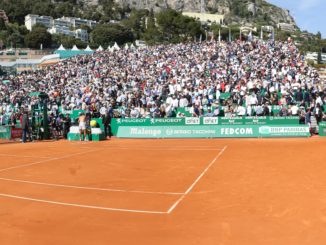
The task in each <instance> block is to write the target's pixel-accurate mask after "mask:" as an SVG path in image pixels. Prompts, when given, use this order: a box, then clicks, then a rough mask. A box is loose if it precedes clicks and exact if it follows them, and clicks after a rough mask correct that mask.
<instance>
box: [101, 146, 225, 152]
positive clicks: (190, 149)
mask: <svg viewBox="0 0 326 245" xmlns="http://www.w3.org/2000/svg"><path fill="white" fill-rule="evenodd" d="M107 149H108V150H110V149H113V150H129V151H130V150H137V151H139V150H142V151H216V150H222V149H216V148H207V149H197V148H177V149H176V148H135V147H132V148H128V147H108V148H107Z"/></svg>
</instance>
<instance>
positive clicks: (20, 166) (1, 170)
mask: <svg viewBox="0 0 326 245" xmlns="http://www.w3.org/2000/svg"><path fill="white" fill-rule="evenodd" d="M94 151H99V150H98V149H97V150H92V151H83V152H78V153H74V154H70V155H66V156H63V157H54V158H48V159H45V160H41V161H37V162H34V163H28V164H23V165H18V166H13V167H9V168H3V169H0V172H4V171H8V170H12V169H17V168H24V167H29V166H33V165H36V164H40V163H45V162H50V161H53V160H60V159H65V158H68V157H73V156H78V155H82V154H86V153H90V152H94Z"/></svg>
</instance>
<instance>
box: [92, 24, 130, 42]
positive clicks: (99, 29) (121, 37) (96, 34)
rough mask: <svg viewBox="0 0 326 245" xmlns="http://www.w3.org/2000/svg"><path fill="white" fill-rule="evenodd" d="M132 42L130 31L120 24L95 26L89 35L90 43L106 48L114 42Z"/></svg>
mask: <svg viewBox="0 0 326 245" xmlns="http://www.w3.org/2000/svg"><path fill="white" fill-rule="evenodd" d="M133 41H134V36H133V34H132V32H131V30H130V29H129V28H127V27H125V26H122V25H120V24H101V25H98V26H96V27H95V28H94V30H93V31H92V33H91V42H92V44H93V45H97V46H98V45H102V46H108V45H109V44H112V43H114V42H117V43H118V44H124V43H127V42H133Z"/></svg>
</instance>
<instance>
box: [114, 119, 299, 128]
mask: <svg viewBox="0 0 326 245" xmlns="http://www.w3.org/2000/svg"><path fill="white" fill-rule="evenodd" d="M112 124H117V125H119V126H120V125H122V126H132V125H136V126H139V125H142V126H159V125H162V126H179V125H180V126H184V125H211V124H214V125H270V124H274V125H280V124H281V125H282V124H285V125H299V117H186V118H176V117H171V118H114V119H112Z"/></svg>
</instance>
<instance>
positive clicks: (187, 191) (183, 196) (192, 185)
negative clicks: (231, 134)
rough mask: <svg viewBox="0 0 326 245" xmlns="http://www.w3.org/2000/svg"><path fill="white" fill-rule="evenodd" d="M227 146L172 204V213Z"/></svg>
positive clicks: (169, 211)
mask: <svg viewBox="0 0 326 245" xmlns="http://www.w3.org/2000/svg"><path fill="white" fill-rule="evenodd" d="M226 148H227V146H225V147H224V148H223V149H222V150H221V151H220V152H219V153H218V154H217V156H216V157H215V158H214V159H213V160H212V161H211V162H210V163H209V164H208V166H207V167H206V168H205V169H204V171H203V172H202V173H201V174H200V175H199V176H198V177H197V179H195V181H194V182H193V183H192V184H191V186H190V187H189V188H188V189H187V190H186V192H185V193H184V194H183V195H182V196H181V197H180V198H179V199H178V200H177V201H176V202H175V203H174V204H173V205H172V206H171V208H170V209H169V210H168V211H167V213H168V214H170V213H171V212H172V211H173V210H174V209H175V208H176V207H177V206H178V204H179V203H180V202H181V201H182V200H183V199H184V198H185V197H186V195H187V194H188V193H189V192H190V191H191V190H192V189H193V188H194V187H195V185H196V184H197V183H198V182H199V181H200V179H201V178H202V177H203V176H204V175H205V173H206V172H207V171H208V169H210V167H211V166H212V165H213V164H214V163H215V162H216V160H217V159H218V158H219V157H220V156H221V155H222V154H223V152H224V151H225V149H226Z"/></svg>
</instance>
